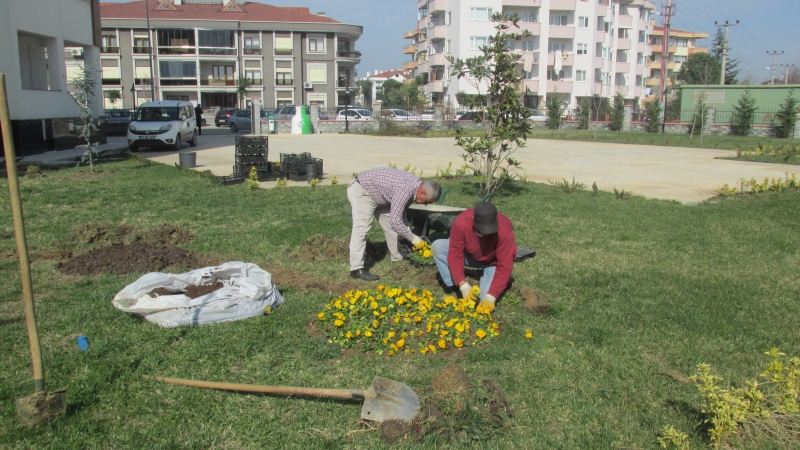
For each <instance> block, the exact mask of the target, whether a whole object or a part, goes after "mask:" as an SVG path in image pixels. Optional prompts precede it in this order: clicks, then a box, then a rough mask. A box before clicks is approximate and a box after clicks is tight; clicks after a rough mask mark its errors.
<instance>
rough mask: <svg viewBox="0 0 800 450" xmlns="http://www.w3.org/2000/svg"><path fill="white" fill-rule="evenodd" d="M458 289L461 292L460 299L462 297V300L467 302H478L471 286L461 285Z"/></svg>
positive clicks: (467, 284)
mask: <svg viewBox="0 0 800 450" xmlns="http://www.w3.org/2000/svg"><path fill="white" fill-rule="evenodd" d="M459 289H460V290H461V297H463V298H464V300H466V301H468V302H477V301H478V298H477V297H475V293H474V292H472V286H470V285H469V283H464V284H462V285H461V287H459Z"/></svg>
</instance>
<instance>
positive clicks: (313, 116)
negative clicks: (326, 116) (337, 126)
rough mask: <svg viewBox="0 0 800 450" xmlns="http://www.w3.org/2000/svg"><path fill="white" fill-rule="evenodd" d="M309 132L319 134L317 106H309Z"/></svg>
mask: <svg viewBox="0 0 800 450" xmlns="http://www.w3.org/2000/svg"><path fill="white" fill-rule="evenodd" d="M311 132H312V133H317V134H319V133H320V130H319V105H311Z"/></svg>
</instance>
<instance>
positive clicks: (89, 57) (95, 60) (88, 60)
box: [56, 46, 105, 117]
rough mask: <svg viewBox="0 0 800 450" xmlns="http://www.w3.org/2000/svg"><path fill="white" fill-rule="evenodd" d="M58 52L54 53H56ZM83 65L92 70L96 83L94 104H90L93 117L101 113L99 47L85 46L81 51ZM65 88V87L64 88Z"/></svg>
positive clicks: (101, 86) (101, 74)
mask: <svg viewBox="0 0 800 450" xmlns="http://www.w3.org/2000/svg"><path fill="white" fill-rule="evenodd" d="M58 54H59V53H56V55H58ZM63 57H64V52H63V51H62V52H61V60H60V61H61V67H63V65H64V62H63V61H64V60H63ZM83 66H84V69H86V70H92V71H94V75H95V79H96V80H97V84H96V85H95V88H94V100H95V102H94V105H93V106H92V114H93V115H94V116H95V117H100V116H102V115H103V108H104V105H103V102H104V101H105V100H104V99H103V84H102V83H101V82H100V81H101V79H102V77H103V68H102V67H100V48H99V47H94V46H92V47H85V48H84V51H83ZM65 90H66V89H65Z"/></svg>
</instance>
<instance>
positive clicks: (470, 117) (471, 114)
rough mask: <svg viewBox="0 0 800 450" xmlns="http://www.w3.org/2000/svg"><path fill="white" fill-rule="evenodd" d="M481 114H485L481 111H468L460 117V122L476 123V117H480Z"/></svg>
mask: <svg viewBox="0 0 800 450" xmlns="http://www.w3.org/2000/svg"><path fill="white" fill-rule="evenodd" d="M480 114H483V113H482V112H481V111H467V112H465V113H464V114H461V115H460V116H459V117H458V120H468V121H470V122H474V121H475V117H476V116H478V115H480Z"/></svg>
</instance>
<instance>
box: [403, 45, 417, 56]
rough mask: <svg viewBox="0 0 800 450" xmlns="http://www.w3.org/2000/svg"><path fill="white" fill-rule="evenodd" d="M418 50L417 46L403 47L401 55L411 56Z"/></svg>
mask: <svg viewBox="0 0 800 450" xmlns="http://www.w3.org/2000/svg"><path fill="white" fill-rule="evenodd" d="M418 50H419V44H411V45H406V46H405V47H403V54H405V55H413V54H414V53H417V51H418Z"/></svg>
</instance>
